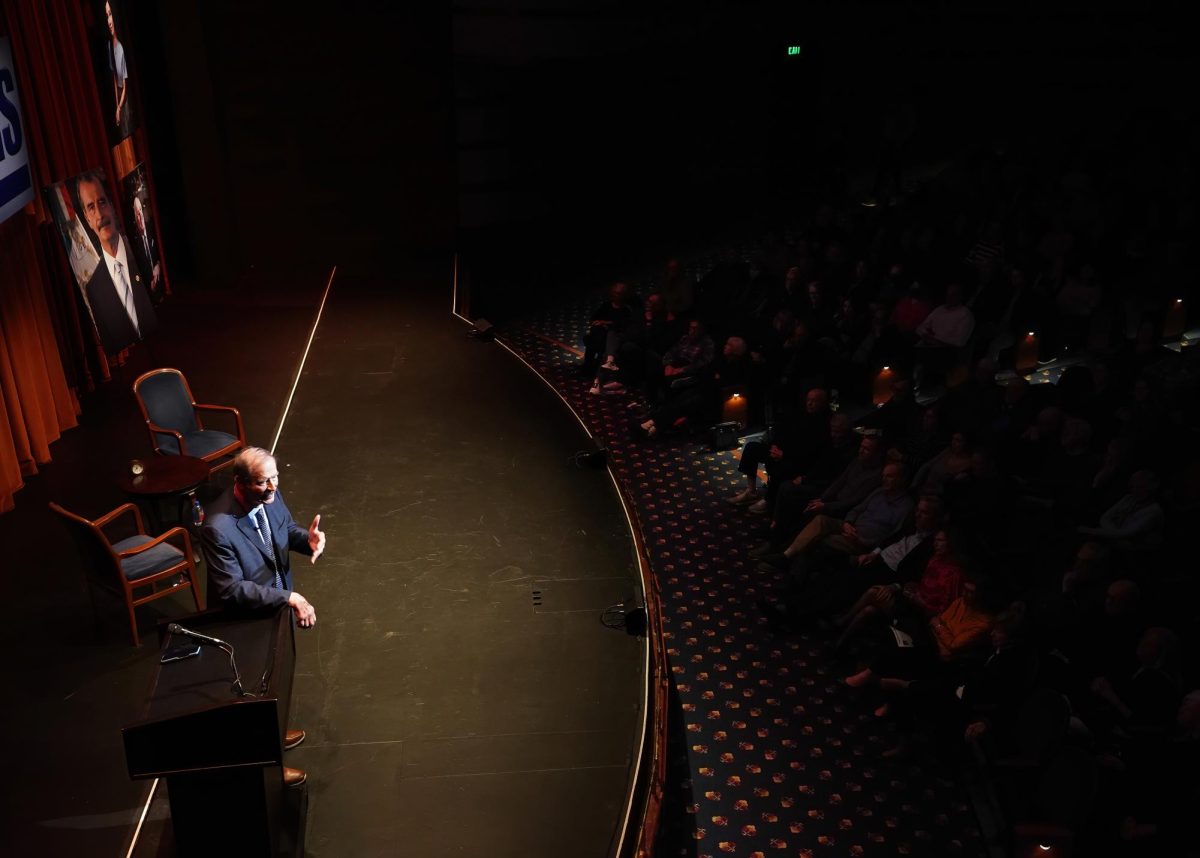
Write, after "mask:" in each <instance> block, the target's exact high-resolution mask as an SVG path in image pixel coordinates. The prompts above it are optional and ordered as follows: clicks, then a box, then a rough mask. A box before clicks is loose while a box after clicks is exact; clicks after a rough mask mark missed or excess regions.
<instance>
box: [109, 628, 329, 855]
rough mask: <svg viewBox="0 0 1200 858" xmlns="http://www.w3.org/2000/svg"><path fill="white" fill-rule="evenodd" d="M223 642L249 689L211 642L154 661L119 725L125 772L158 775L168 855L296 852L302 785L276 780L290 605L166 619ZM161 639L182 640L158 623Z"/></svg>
mask: <svg viewBox="0 0 1200 858" xmlns="http://www.w3.org/2000/svg"><path fill="white" fill-rule="evenodd" d="M174 622H178V623H179V625H181V626H183V627H184V628H186V629H190V630H191V631H195V632H199V633H200V634H204V635H208V636H209V637H214V638H219V639H221V640H223V641H226V642H227V643H229V644H231V645H232V646H233V648H234V654H235V656H236V658H237V666H238V669H239V671H240V672H241V676H242V687H243V688H244V689H245V691H247V692H249V695H253V696H249V695H247V696H245V697H240V696H238V694H237V693H236V692H235V691H234V689H233V676H234V674H233V668H232V667H231V666H230V663H229V656H228V654H227V653H225V652H224V651H222V650H221V649H219V648H217V647H215V646H211V645H203V646H201V648H200V655H198V656H193V657H191V658H187V659H183V660H180V661H172V662H168V663H166V664H161V663H160V664H159V665H158V669H157V671H156V672H155V675H154V679H153V681H152V683H151V685H150V691H149V694H148V695H147V701H146V708H145V710H144V712H143V714H142V718H141V720H140V721H138V722H136V723H133V724H130V725H128V726H126V727H124V728H123V729H122V731H121V732H122V735H123V737H124V740H125V761H126V764H127V765H128V767H129V776H130V777H131V778H134V779H142V778H166V781H167V791H168V794H169V797H170V803H171V822H172V827H173V829H174V840H175V845H176V854H178V855H180V856H209V858H211V856H214V855H219V856H227V858H228V856H234V855H237V856H243V855H244V856H264V858H277V856H281V855H288V856H290V855H300V854H303V851H304V843H303V840H304V825H303V823H304V813H305V807H306V803H307V792H306V790H305V788H304V787H299V788H297V789H290V790H288V789H285V788H284V786H283V768H282V767H283V734H284V732H285V731H286V730H287V723H288V708H289V705H290V702H291V697H292V679H293V676H294V673H295V665H296V639H295V628H294V626H293V623H292V611H291V610H290V609H289V608H286V607H285V608H281V609H278V610H272V611H269V612H265V613H258V614H250V615H246V614H238V615H236V617H234V616H233V615H230V614H226V613H223V612H219V611H218V612H206V613H202V614H196V615H193V616H191V617H184V618H181V619H179V620H175V621H174ZM162 635H163V647H164V648H166V647H167V646H169V645H171V644H174V643H184V642H185V641H187V640H188V639H187V638H183V637H178V636H172V635H169V634H167V633H166V631H165V627H164V628H163V629H162Z"/></svg>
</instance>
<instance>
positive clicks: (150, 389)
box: [133, 368, 246, 472]
mask: <svg viewBox="0 0 1200 858" xmlns="http://www.w3.org/2000/svg"><path fill="white" fill-rule="evenodd" d="M133 393H134V396H136V397H137V401H138V406H139V407H140V408H141V409H142V417H143V418H145V420H146V429H147V431H149V433H150V443H151V444H152V445H153V446H154V452H156V453H158V454H159V455H163V456H181V455H182V456H194V457H196V458H197V459H203V460H204V461H205V462H208V463H209V469H210V471H212V472H216V471H219V470H221V469H222V468H224V467H225V466H226V465H228V464H230V463H231V462H232V461H233V459H232V458H231V457H232V456H233V454H234V453H236V452H237V451H238V450H241V449H242V448H243V447H245V446H246V430H245V428H244V427H243V426H242V415H241V413H239V412H238V410H237V409H236V408H233V407H231V406H228V405H201V404H199V403H197V402H196V399H195V397H194V396H192V391H191V388H189V387H188V383H187V379H186V378H184V377H183V373H181V372H180V371H179V370H177V369H166V368H164V369H152V370H150V371H149V372H146V373H143V374H142V375H141V376H139V377H138V379H137V381H135V382H134V383H133ZM201 412H215V413H222V414H226V415H229V416H231V417H232V418H233V424H234V426H235V427H236V429H235V431H236V432H237V434H236V435H231V434H229V433H228V432H222V431H219V430H216V429H209V428H206V427H205V426H204V423H203V422H202V420H201ZM227 457H229V458H227Z"/></svg>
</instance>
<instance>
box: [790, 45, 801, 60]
mask: <svg viewBox="0 0 1200 858" xmlns="http://www.w3.org/2000/svg"><path fill="white" fill-rule="evenodd" d="M788 56H789V57H798V56H800V46H799V45H788Z"/></svg>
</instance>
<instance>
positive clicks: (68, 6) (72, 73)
mask: <svg viewBox="0 0 1200 858" xmlns="http://www.w3.org/2000/svg"><path fill="white" fill-rule="evenodd" d="M0 34H4V35H7V36H8V37H9V41H10V43H11V44H12V50H13V60H14V62H15V64H16V70H17V86H18V88H19V90H18V91H19V92H20V97H21V113H22V118H23V120H24V124H25V138H26V141H27V145H28V146H29V154H30V164H31V166H32V168H33V175H34V186H35V187H37V188H39V189H40V188H42V187H45V186H47V185H51V184H53V183H55V182H59V181H62V180H64V179H67V178H70V177H71V176H74V175H77V174H78V173H81V172H83V171H84V170H87V169H90V168H92V167H96V166H100V167H103V168H104V169H105V170H106V171H107V172H108V174H109V176H112V175H114V173H113V169H112V158H111V154H110V152H109V149H108V141H107V139H106V137H105V131H104V128H105V126H104V120H103V116H102V113H101V107H100V101H99V97H98V95H97V92H96V84H95V80H94V76H93V72H92V66H91V60H90V57H91V53H90V49H89V45H88V33H87V28H86V25H85V21H84V17H83V4H82V3H80V2H78V0H39V2H28V0H0ZM56 232H57V231H56V229H55V228H54V227H53V225H52V223H49V217H48V214H47V212H46V210H45V208H44V205H43V203H42V200H41V199H40V197H39V198H38V199H37V200H36V201H35V202H34V203H33V204H31V205H30V206H27V207H26V209H25V211H24V212H22V213H20V214H17V215H15V216H13V217H12V218H10V219H9V220H8V221H6V222H5V223H3V224H0V511H4V510H7V509H9V508H11V506H12V503H13V493H14V492H15V491H16V490H17V489H19V488H20V487H21V485H22V476H23V475H28V474H31V473H33V472H34V471H35V470H36V468H37V463H39V462H47V461H49V460H50V449H49V445H50V443H51V442H52V441H54V440H55V439H56V438H58V437H59V435H60V434H61V432H62V431H63V430H65V429H68V428H70V427H72V426H74V425H75V424H76V418H77V416H78V414H79V404H78V401H77V398H76V396H75V393H74V390H79V389H86V388H89V387H90V386H91V382H92V375H93V373H95V374H96V375H99V376H100V377H102V378H103V377H107V376H108V364H107V361H106V360H104V358H103V355H102V354H100V353H99V351H98V347H97V345H96V343H95V334H94V332H93V331H92V330H91V324H90V321H87V320H81V318H80V316H81V313H80V306H81V302H80V300H79V297H78V287H77V286H76V284H75V281H74V279H73V278H72V277H71V275H70V273H69V270H68V268H67V265H66V260H65V259H63V258H62V257H63V253H62V248H61V247H56V246H55V242H57V241H58V236H57V234H56ZM64 358H65V360H66V367H67V370H66V371H64V364H63V361H64ZM68 373H69V374H70V377H69V378H68ZM73 388H74V390H73Z"/></svg>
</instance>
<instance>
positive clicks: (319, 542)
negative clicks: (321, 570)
mask: <svg viewBox="0 0 1200 858" xmlns="http://www.w3.org/2000/svg"><path fill="white" fill-rule="evenodd" d="M320 524H321V514H320V513H317V514H316V516H314V517H313V522H312V525H310V526H309V528H308V547H309V548H311V549H312V562H313V563H316V562H317V558H318V557H320V556H321V552H322V551H324V550H325V533H324V531H322V530H321V529H320Z"/></svg>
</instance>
